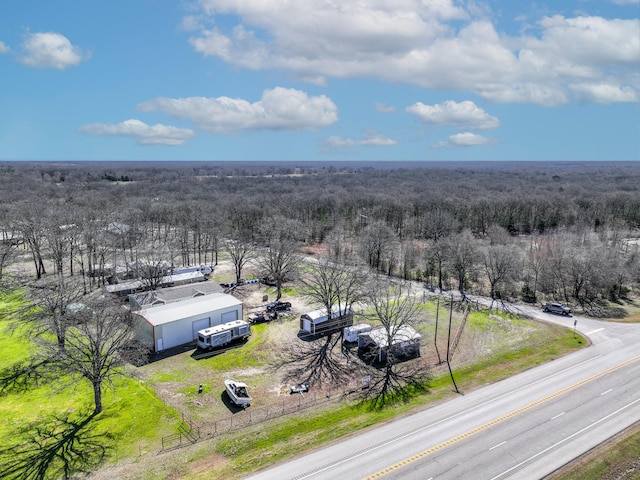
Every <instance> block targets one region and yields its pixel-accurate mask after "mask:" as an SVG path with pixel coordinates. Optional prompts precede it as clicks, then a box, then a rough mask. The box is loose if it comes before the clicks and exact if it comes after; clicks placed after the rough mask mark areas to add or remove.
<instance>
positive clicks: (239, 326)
mask: <svg viewBox="0 0 640 480" xmlns="http://www.w3.org/2000/svg"><path fill="white" fill-rule="evenodd" d="M250 335H251V326H250V325H249V323H247V322H245V321H244V320H234V321H232V322H229V323H223V324H222V325H216V326H215V327H209V328H205V329H203V330H199V331H198V347H199V348H201V349H203V350H211V349H214V348H217V347H222V346H223V345H226V344H228V343H231V342H233V341H236V340H245V339H246V338H248V337H249V336H250Z"/></svg>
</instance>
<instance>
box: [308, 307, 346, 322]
mask: <svg viewBox="0 0 640 480" xmlns="http://www.w3.org/2000/svg"><path fill="white" fill-rule="evenodd" d="M351 311H352V308H351V307H349V308H348V309H346V310H345V309H343V312H342V314H343V315H346V314H348V313H351ZM302 316H303V317H305V318H309V320H313V321H318V320H322V321H324V320H326V319H327V309H326V308H325V307H322V308H319V309H318V310H313V311H312V312H309V313H304V314H303V315H302ZM339 316H340V310H339V309H338V306H337V305H334V306H333V308H332V309H331V318H337V317H339ZM323 319H324V320H323Z"/></svg>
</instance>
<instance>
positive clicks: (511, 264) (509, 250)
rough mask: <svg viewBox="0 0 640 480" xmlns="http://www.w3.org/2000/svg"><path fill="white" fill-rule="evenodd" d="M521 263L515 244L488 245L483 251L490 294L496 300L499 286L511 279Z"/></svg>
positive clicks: (483, 264)
mask: <svg viewBox="0 0 640 480" xmlns="http://www.w3.org/2000/svg"><path fill="white" fill-rule="evenodd" d="M519 264H520V258H519V251H518V250H517V248H516V247H515V246H514V245H487V246H486V247H485V249H484V250H483V252H482V266H483V269H484V273H485V275H486V276H487V281H488V282H489V288H490V296H491V299H492V300H495V299H496V298H497V297H496V293H497V287H498V286H499V285H500V284H505V283H506V282H508V281H509V280H511V279H512V278H513V277H514V276H515V274H516V269H517V267H518V265H519Z"/></svg>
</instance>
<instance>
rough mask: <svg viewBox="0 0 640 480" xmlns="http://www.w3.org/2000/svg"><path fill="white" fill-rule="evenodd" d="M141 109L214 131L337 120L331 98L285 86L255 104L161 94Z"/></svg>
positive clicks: (291, 127) (307, 125) (304, 126)
mask: <svg viewBox="0 0 640 480" xmlns="http://www.w3.org/2000/svg"><path fill="white" fill-rule="evenodd" d="M138 109H140V110H142V111H156V110H160V111H163V112H165V113H167V114H168V115H172V116H174V117H179V118H188V119H189V120H191V122H193V124H194V125H196V126H197V127H198V128H201V129H203V130H206V131H208V132H211V133H233V132H237V131H241V130H266V129H269V130H311V129H317V128H321V127H326V126H328V125H331V124H333V123H335V122H336V121H338V108H337V107H336V105H335V104H334V103H333V102H332V101H331V99H329V98H328V97H326V96H324V95H319V96H315V97H310V96H309V95H307V93H305V92H303V91H300V90H295V89H288V88H282V87H276V88H274V89H272V90H265V91H264V92H263V94H262V98H261V100H259V101H257V102H254V103H249V102H248V101H247V100H244V99H241V98H229V97H218V98H209V97H187V98H165V97H160V98H155V99H153V100H149V101H147V102H144V103H141V104H139V105H138Z"/></svg>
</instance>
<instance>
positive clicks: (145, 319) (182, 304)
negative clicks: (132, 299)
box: [133, 293, 242, 352]
mask: <svg viewBox="0 0 640 480" xmlns="http://www.w3.org/2000/svg"><path fill="white" fill-rule="evenodd" d="M133 317H134V320H135V330H136V336H137V338H138V340H139V341H140V342H142V343H143V344H144V345H147V346H148V347H149V348H150V349H151V350H152V351H154V352H160V351H162V350H166V349H168V348H171V347H176V346H178V345H184V344H188V343H192V342H193V341H195V340H196V339H197V338H198V331H199V330H202V329H204V328H208V327H213V326H215V325H221V324H223V323H228V322H232V321H234V320H240V319H241V318H242V301H240V300H238V299H237V298H235V297H234V296H233V295H228V294H226V293H213V294H211V295H205V296H200V297H196V298H189V299H187V300H182V301H179V302H173V303H169V304H167V305H161V306H157V307H151V308H143V309H142V310H139V311H137V312H133Z"/></svg>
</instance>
